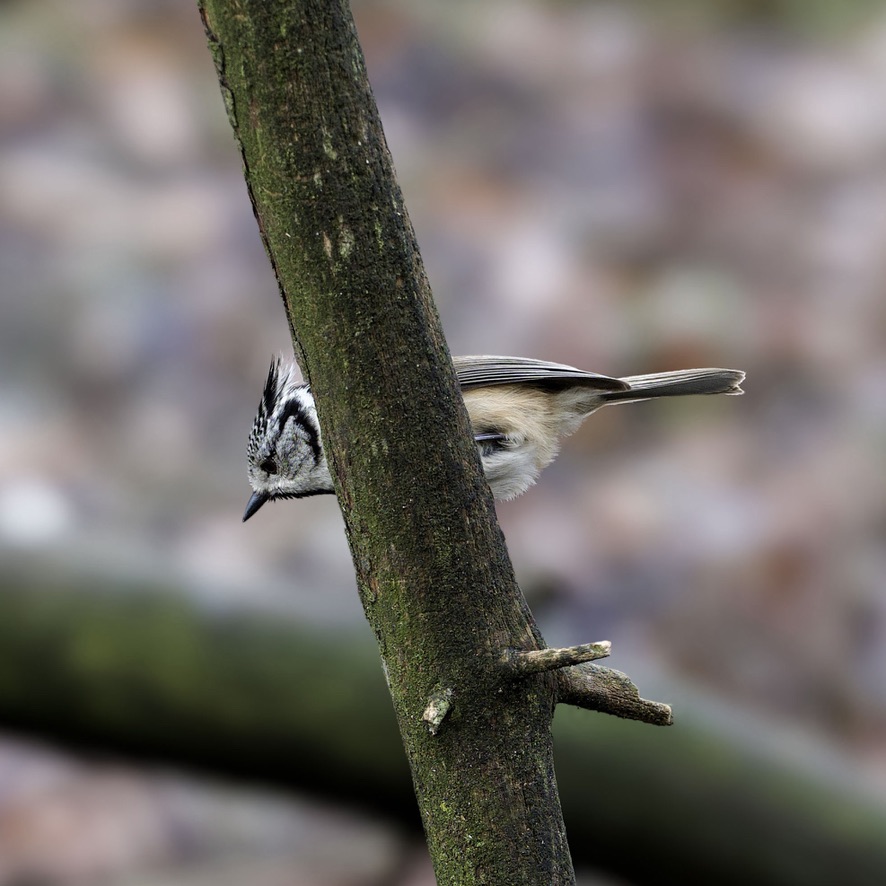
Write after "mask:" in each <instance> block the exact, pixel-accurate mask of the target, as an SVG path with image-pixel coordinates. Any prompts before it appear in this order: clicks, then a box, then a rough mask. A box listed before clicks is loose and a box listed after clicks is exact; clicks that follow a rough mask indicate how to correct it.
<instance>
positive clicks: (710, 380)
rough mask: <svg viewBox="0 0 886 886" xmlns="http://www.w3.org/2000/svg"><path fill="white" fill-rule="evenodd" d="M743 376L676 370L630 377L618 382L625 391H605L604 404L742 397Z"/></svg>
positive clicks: (728, 372)
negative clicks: (698, 396)
mask: <svg viewBox="0 0 886 886" xmlns="http://www.w3.org/2000/svg"><path fill="white" fill-rule="evenodd" d="M744 377H745V374H744V373H743V372H741V371H740V370H738V369H679V370H677V371H676V372H656V373H653V374H651V375H629V376H627V377H626V378H623V379H621V380H622V381H623V382H626V383H627V384H629V385H630V389H629V390H627V391H606V392H605V393H604V394H603V399H604V401H605V402H607V403H619V402H630V401H632V400H649V399H652V398H653V397H682V396H684V395H687V394H743V393H744V391H743V390H742V389H741V383H742V381H744Z"/></svg>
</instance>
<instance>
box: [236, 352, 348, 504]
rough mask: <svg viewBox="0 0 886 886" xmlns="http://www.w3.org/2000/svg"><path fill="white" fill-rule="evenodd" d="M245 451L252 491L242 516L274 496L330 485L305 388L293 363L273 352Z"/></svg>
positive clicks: (297, 494)
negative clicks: (272, 358) (283, 359)
mask: <svg viewBox="0 0 886 886" xmlns="http://www.w3.org/2000/svg"><path fill="white" fill-rule="evenodd" d="M246 456H247V464H248V474H249V483H250V485H251V486H252V488H253V490H254V494H253V496H252V498H251V499H250V502H249V505H248V507H247V509H246V516H245V517H244V519H248V517H250V516H252V514H254V513H255V512H256V511H257V510H258V509H259V508H260V507H261V506H262V505H263V504H264V503H265V502H266V501H270V500H272V499H275V498H302V497H304V496H307V495H320V494H325V493H331V492H332V491H333V490H332V480H331V478H330V477H329V471H328V469H327V467H326V461H325V459H324V458H323V446H322V442H321V440H320V426H319V424H318V423H317V411H316V409H315V407H314V397H313V395H312V394H311V389H310V387H309V386H308V385H307V384H305V383H304V382H300V381H299V380H298V378H297V373H296V368H295V365H294V364H290V363H284V362H283V361H282V360H281V359H280V358H279V357H278V358H276V359H275V360H273V361H272V362H271V366H270V369H269V370H268V377H267V380H266V381H265V387H264V391H263V392H262V398H261V402H260V403H259V405H258V412H257V413H256V415H255V420H254V421H253V423H252V430H251V432H250V434H249V441H248V443H247V446H246Z"/></svg>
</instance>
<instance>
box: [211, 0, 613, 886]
mask: <svg viewBox="0 0 886 886" xmlns="http://www.w3.org/2000/svg"><path fill="white" fill-rule="evenodd" d="M200 9H201V13H202V15H203V20H204V23H205V26H206V31H207V34H208V37H209V41H210V48H211V50H212V53H213V57H214V60H215V63H216V67H217V71H218V75H219V81H220V84H221V87H222V92H223V95H224V98H225V104H226V107H227V109H228V114H229V117H230V120H231V124H232V126H233V128H234V132H235V134H236V137H237V139H238V141H239V144H240V149H241V152H242V158H243V165H244V170H245V176H246V182H247V185H248V188H249V193H250V196H251V199H252V203H253V208H254V210H255V215H256V218H257V219H258V224H259V228H260V230H261V234H262V238H263V240H264V243H265V246H266V249H267V252H268V255H269V256H270V259H271V262H272V264H273V266H274V269H275V272H276V275H277V280H278V282H279V284H280V289H281V293H282V295H283V299H284V302H285V305H286V312H287V317H288V320H289V325H290V330H291V332H292V337H293V341H294V343H295V348H296V352H297V354H298V355H299V362H300V364H301V367H302V370H303V371H304V373H305V375H306V376H307V378H308V380H309V381H310V383H311V386H312V388H313V391H314V395H315V397H316V401H317V409H318V415H319V419H320V424H321V428H322V432H323V441H324V449H325V451H326V455H327V458H328V460H329V463H330V466H331V470H332V474H333V479H334V483H335V487H336V492H337V494H338V498H339V502H340V505H341V508H342V513H343V515H344V520H345V527H346V532H347V536H348V540H349V543H350V547H351V553H352V556H353V559H354V564H355V567H356V573H357V582H358V588H359V592H360V596H361V599H362V602H363V606H364V609H365V612H366V616H367V619H368V620H369V623H370V624H371V626H372V628H373V630H374V632H375V635H376V638H377V640H378V644H379V649H380V652H381V655H382V659H383V661H384V665H385V671H386V674H387V677H388V682H389V686H390V690H391V696H392V698H393V701H394V708H395V710H396V713H397V718H398V722H399V726H400V731H401V735H402V738H403V743H404V746H405V749H406V753H407V757H408V759H409V762H410V766H411V770H412V775H413V782H414V785H415V789H416V794H417V796H418V801H419V806H420V809H421V812H422V817H423V821H424V824H425V829H426V832H427V836H428V842H429V847H430V850H431V855H432V857H433V859H434V865H435V870H436V874H437V878H438V882H440V883H460V884H462V883H509V884H518V883H539V884H542V883H543V884H546V886H547V884H555V883H570V882H572V880H573V873H572V864H571V860H570V857H569V852H568V847H567V845H566V838H565V832H564V827H563V821H562V816H561V813H560V806H559V800H558V796H557V790H556V784H555V780H554V774H553V764H552V749H551V736H550V723H551V718H552V714H553V709H554V705H555V703H556V701H557V685H558V684H557V678H556V676H555V675H554V674H553V673H551V672H549V671H548V670H547V669H545V668H540V667H538V666H537V664H538V662H537V661H536V663H535V665H536V666H527V665H526V662H527V661H529V659H527V658H525V657H524V658H518V659H516V661H518V662H521V663H522V664H521V666H519V669H520V675H519V679H515V676H514V668H510V669H508V668H503V667H502V666H501V662H502V655H503V653H504V651H505V650H510V649H519V650H525V651H526V652H525V653H523V655H524V656H525V655H526V654H527V653H528V654H530V658H531V654H532V653H533V651H535V650H540V649H542V648H543V645H544V644H543V641H542V639H541V636H540V634H539V632H538V630H537V628H536V626H535V623H534V621H533V619H532V616H531V614H530V612H529V610H528V607H527V606H526V604H525V601H524V599H523V596H522V594H521V593H520V590H519V588H518V586H517V584H516V582H515V579H514V575H513V571H512V568H511V564H510V561H509V558H508V554H507V551H506V548H505V544H504V540H503V538H502V535H501V532H500V530H499V528H498V525H497V523H496V520H495V513H494V509H493V504H492V499H491V495H490V493H489V489H488V487H487V486H486V483H485V481H484V480H483V477H482V472H481V469H480V465H479V459H478V456H477V452H476V449H475V447H474V445H473V441H472V436H471V432H470V426H469V422H468V417H467V413H466V411H465V408H464V404H463V403H462V400H461V398H460V396H459V395H458V387H457V382H456V377H455V372H454V369H453V366H452V363H451V360H450V359H449V355H448V351H447V348H446V343H445V340H444V337H443V332H442V329H441V326H440V322H439V318H438V316H437V313H436V309H435V307H434V304H433V301H432V298H431V293H430V289H429V286H428V283H427V280H426V277H425V274H424V270H423V268H422V264H421V258H420V255H419V251H418V247H417V244H416V240H415V235H414V232H413V230H412V227H411V225H410V223H409V220H408V217H407V214H406V209H405V207H404V204H403V198H402V195H401V193H400V190H399V187H398V186H397V183H396V181H395V178H394V172H393V168H392V163H391V158H390V155H389V152H388V149H387V146H386V144H385V140H384V134H383V132H382V128H381V123H380V120H379V117H378V112H377V109H376V106H375V102H374V100H373V97H372V94H371V91H370V88H369V84H368V81H367V78H366V71H365V66H364V61H363V56H362V52H361V50H360V46H359V43H358V40H357V36H356V32H355V28H354V24H353V21H352V18H351V14H350V10H349V8H348V6H347V3H346V2H345V0H278V2H274V3H247V2H245V0H201V3H200ZM270 513H274V512H270ZM597 651H598V652H599V650H597ZM542 658H544V656H542ZM586 660H588V656H587V652H585V657H583V658H581V657H579V658H575V657H574V656H573V658H572V659H570V660H569V661H566V660H565V659H564V661H563V662H562V663H560V664H557V665H551V664H550V662H548V667H564V666H565V665H567V664H574V663H575V662H576V661H586Z"/></svg>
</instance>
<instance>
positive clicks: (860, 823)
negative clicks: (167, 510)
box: [0, 562, 886, 886]
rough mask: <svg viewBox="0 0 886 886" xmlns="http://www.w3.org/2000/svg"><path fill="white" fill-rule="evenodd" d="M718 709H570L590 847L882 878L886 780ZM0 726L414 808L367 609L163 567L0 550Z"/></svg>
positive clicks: (638, 871)
mask: <svg viewBox="0 0 886 886" xmlns="http://www.w3.org/2000/svg"><path fill="white" fill-rule="evenodd" d="M642 688H652V687H642ZM654 688H655V689H658V687H654ZM675 694H676V693H675ZM703 708H704V705H703V704H700V703H698V702H692V703H686V704H682V705H681V704H679V703H678V704H677V706H676V707H675V720H676V725H675V726H674V727H673V728H672V729H670V730H666V731H665V732H666V734H664V735H663V733H662V732H661V730H651V729H649V727H648V726H645V725H644V724H637V723H631V722H626V721H621V720H616V719H614V718H611V717H605V716H603V715H592V714H589V713H587V712H584V711H579V710H573V709H568V708H565V707H563V706H561V707H560V708H559V709H558V712H557V717H556V722H555V729H554V734H555V739H556V746H557V754H556V757H557V779H558V783H559V786H560V793H561V797H562V801H563V807H564V812H565V817H566V823H567V827H568V830H569V835H570V843H571V845H572V848H573V854H574V857H575V860H576V862H577V863H578V864H582V863H584V864H588V863H591V864H594V865H595V866H605V867H607V868H609V869H610V870H612V871H616V872H618V873H619V875H621V876H625V877H630V878H631V879H632V880H633V882H637V883H647V882H648V883H653V882H654V883H656V884H663V883H678V882H679V883H683V882H687V881H690V880H700V881H701V882H716V883H718V884H731V883H736V884H738V883H747V882H754V883H755V884H772V886H776V884H778V886H784V884H803V886H809V884H821V886H830V884H833V883H837V882H839V883H841V884H844V886H846V884H858V886H862V884H871V886H874V884H882V883H886V840H884V839H883V835H884V834H886V801H884V799H883V798H882V797H876V796H874V795H872V794H871V793H870V792H869V791H868V790H867V789H866V788H865V786H864V785H860V784H853V783H852V779H851V778H850V779H845V780H842V779H841V778H840V776H839V772H838V771H837V770H839V769H840V764H839V760H838V759H837V758H836V757H835V756H834V755H829V754H827V753H824V752H822V753H813V754H803V755H793V756H792V754H791V749H790V748H789V747H785V746H784V745H783V744H782V745H779V743H778V742H777V741H776V742H772V743H767V742H760V741H757V740H756V739H755V738H754V730H753V729H749V728H747V721H744V723H745V726H744V728H741V729H733V728H731V726H730V724H729V723H728V722H726V723H717V722H714V721H713V719H712V718H711V717H710V716H709V715H708V714H706V712H705V711H704V709H703ZM0 727H2V728H4V729H11V730H16V731H19V732H25V733H28V734H30V735H35V736H39V737H40V738H42V739H49V740H51V741H54V742H57V743H62V744H66V745H69V746H70V745H73V746H77V747H80V748H92V749H97V750H100V751H102V752H112V753H114V754H123V755H133V756H138V757H141V758H147V759H150V760H153V761H163V762H171V763H174V764H176V765H185V766H189V767H193V768H196V769H199V770H204V771H212V772H216V773H223V774H225V775H230V776H236V777H240V778H245V779H251V780H261V781H267V782H269V783H272V784H274V785H277V786H291V787H297V788H299V789H300V790H309V791H314V792H320V793H323V794H325V795H334V796H337V797H339V798H344V799H347V800H348V801H349V802H352V803H355V804H358V805H361V806H363V807H369V808H373V809H376V810H378V811H380V812H383V813H384V814H386V815H390V816H395V817H398V818H401V819H408V820H409V821H411V822H413V823H414V824H415V825H416V826H418V816H417V812H416V811H415V803H414V799H413V796H412V790H411V785H410V782H409V773H408V768H407V766H406V762H405V759H404V758H403V753H402V749H401V747H400V742H399V737H398V732H397V727H396V723H395V721H394V715H393V711H392V710H391V703H390V699H389V697H388V695H387V691H386V689H385V686H384V678H383V676H382V673H381V668H380V666H379V664H378V657H377V653H376V651H375V647H374V644H373V642H372V638H371V637H370V636H369V630H368V628H366V629H365V630H363V631H348V632H344V633H336V632H332V631H321V630H317V629H316V628H315V627H306V626H304V625H302V624H299V623H298V622H295V621H292V620H289V619H286V618H272V617H269V616H268V615H258V614H250V613H246V612H243V611H242V610H233V609H229V610H226V611H217V610H216V611H212V612H209V611H206V609H205V608H201V607H200V606H198V605H195V604H194V603H193V602H191V601H189V599H188V598H187V597H186V596H185V595H183V594H181V593H177V592H176V590H175V588H173V587H161V586H158V585H157V584H155V583H153V582H150V581H143V582H138V581H135V580H132V579H128V580H125V581H120V580H116V579H113V580H109V579H102V578H100V577H97V576H94V575H93V576H78V575H72V574H67V573H65V572H64V571H61V570H55V571H53V570H52V569H49V568H47V567H46V565H45V564H42V565H41V564H39V563H36V562H31V563H22V562H19V563H15V562H13V563H4V564H3V565H2V566H0ZM760 730H764V727H763V726H762V724H761V725H760ZM760 730H758V732H759V731H760ZM835 761H836V763H835ZM832 764H834V765H832ZM591 772H593V773H595V777H594V780H593V782H589V780H588V777H587V773H591ZM591 834H593V835H594V839H593V841H592V842H593V845H594V847H595V853H594V857H593V858H588V857H587V856H586V855H585V854H584V853H583V845H584V844H585V843H586V842H591V841H590V835H591ZM601 850H602V851H603V852H604V853H605V854H604V855H603V856H602V857H601V855H600V851H601ZM653 859H654V863H653V861H652V860H653Z"/></svg>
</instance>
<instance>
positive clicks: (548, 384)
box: [453, 356, 630, 391]
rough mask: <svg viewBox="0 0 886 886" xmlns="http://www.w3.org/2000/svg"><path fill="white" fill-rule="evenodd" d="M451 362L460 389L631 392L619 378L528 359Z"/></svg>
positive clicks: (454, 359) (467, 359)
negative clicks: (517, 386)
mask: <svg viewBox="0 0 886 886" xmlns="http://www.w3.org/2000/svg"><path fill="white" fill-rule="evenodd" d="M453 362H454V363H455V371H456V373H457V375H458V380H459V383H460V384H461V386H462V387H463V388H474V387H485V386H488V385H510V384H528V385H534V386H537V387H542V388H548V389H552V390H558V389H560V388H565V387H567V386H568V387H571V386H574V385H580V386H582V387H585V386H586V387H588V388H595V389H597V390H600V391H627V390H629V388H630V386H629V385H628V384H626V383H625V382H623V381H622V380H621V379H618V378H611V377H610V376H608V375H600V374H599V373H597V372H586V371H585V370H583V369H576V368H575V367H574V366H566V365H564V364H563V363H548V362H547V361H545V360H532V359H530V358H528V357H492V356H476V357H454V358H453Z"/></svg>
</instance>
